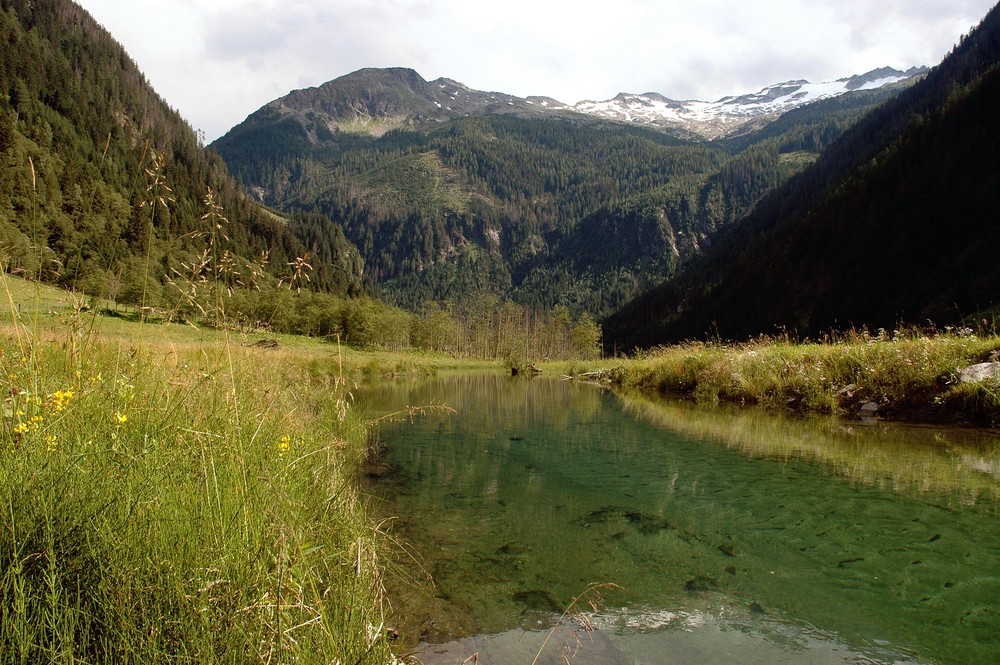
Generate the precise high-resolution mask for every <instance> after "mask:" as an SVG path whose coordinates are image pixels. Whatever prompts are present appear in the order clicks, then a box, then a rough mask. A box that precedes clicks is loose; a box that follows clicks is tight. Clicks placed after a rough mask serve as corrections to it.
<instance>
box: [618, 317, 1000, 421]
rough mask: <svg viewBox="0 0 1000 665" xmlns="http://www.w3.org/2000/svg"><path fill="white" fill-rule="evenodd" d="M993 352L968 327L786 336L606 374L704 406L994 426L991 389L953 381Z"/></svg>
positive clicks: (661, 356) (996, 344)
mask: <svg viewBox="0 0 1000 665" xmlns="http://www.w3.org/2000/svg"><path fill="white" fill-rule="evenodd" d="M997 349H1000V336H997V335H996V334H995V333H992V332H984V333H978V334H977V333H973V331H971V330H961V331H953V330H949V331H942V332H937V333H930V334H928V333H924V332H919V331H912V332H907V331H903V332H897V333H896V334H893V335H889V334H886V333H879V334H875V335H872V334H869V333H868V332H866V331H860V332H852V333H848V334H844V335H840V336H837V337H836V338H834V339H831V340H829V341H827V342H824V343H822V344H819V343H800V342H793V341H790V340H788V339H784V338H760V339H757V340H753V341H750V342H746V343H742V344H721V343H718V344H715V343H701V342H698V343H694V342H692V343H687V344H680V345H675V346H669V347H662V348H659V349H656V350H653V351H650V352H648V353H645V354H641V355H639V356H637V357H635V358H632V359H629V360H625V361H622V362H620V363H619V364H618V365H617V366H616V367H615V368H614V369H612V370H610V371H609V372H608V374H607V376H608V377H609V378H610V380H611V381H612V382H613V383H617V384H619V385H623V386H630V387H634V388H639V389H642V390H645V391H649V392H661V393H677V394H684V395H690V396H693V397H694V398H696V399H698V400H699V401H703V402H717V401H726V402H735V403H741V404H750V405H760V406H764V407H768V408H782V409H784V408H790V409H793V410H801V411H810V412H818V413H852V414H853V413H856V412H857V410H858V409H859V408H860V407H861V406H862V405H863V404H865V403H867V402H872V403H873V404H874V405H875V406H877V407H878V410H879V413H883V414H886V413H893V412H897V413H904V412H910V413H915V414H917V415H918V416H919V417H920V418H921V419H934V418H946V419H956V418H958V419H963V418H964V419H969V420H974V421H977V422H985V423H987V424H991V423H993V422H994V421H995V420H996V419H997V417H998V416H1000V390H998V386H997V384H996V383H995V382H983V383H980V384H962V383H960V382H959V381H958V375H959V372H960V371H961V369H963V368H964V367H967V366H969V365H972V364H975V363H978V362H983V361H985V360H987V359H989V358H990V356H991V354H992V353H993V352H994V351H996V350H997Z"/></svg>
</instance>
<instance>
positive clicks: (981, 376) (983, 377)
mask: <svg viewBox="0 0 1000 665" xmlns="http://www.w3.org/2000/svg"><path fill="white" fill-rule="evenodd" d="M997 379H1000V362H995V363H979V364H977V365H970V366H969V367H966V368H965V369H962V370H959V372H958V380H959V382H960V383H977V382H979V381H989V380H997Z"/></svg>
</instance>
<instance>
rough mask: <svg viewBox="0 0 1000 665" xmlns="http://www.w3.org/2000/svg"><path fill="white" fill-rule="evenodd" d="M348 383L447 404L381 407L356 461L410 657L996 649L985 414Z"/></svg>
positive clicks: (720, 657)
mask: <svg viewBox="0 0 1000 665" xmlns="http://www.w3.org/2000/svg"><path fill="white" fill-rule="evenodd" d="M359 403H360V405H361V407H362V408H363V409H364V410H365V411H366V413H368V415H369V416H371V417H377V416H380V415H383V414H385V413H389V412H391V411H395V410H398V409H400V408H402V407H404V406H407V405H413V406H420V405H431V404H438V405H440V404H447V405H448V406H449V407H451V408H452V409H454V411H455V412H454V413H450V414H444V413H438V412H435V411H432V412H429V413H427V414H425V415H421V416H417V417H415V418H412V419H410V418H403V419H399V420H395V421H386V422H383V423H382V424H381V425H380V427H379V429H378V432H377V435H378V437H379V440H380V442H381V443H382V444H383V445H384V446H385V450H384V451H383V453H382V455H381V456H380V458H379V460H378V463H377V464H375V465H373V468H372V469H371V474H370V475H371V480H372V482H371V487H370V489H371V491H372V492H373V494H375V495H376V496H377V497H378V499H379V503H378V505H377V509H378V510H379V512H380V513H381V514H384V515H391V516H395V518H396V519H395V521H394V529H393V530H394V533H396V534H397V535H398V536H399V538H400V540H401V541H402V542H405V543H407V544H408V545H409V546H410V548H411V550H409V554H407V555H406V556H401V557H400V559H399V561H398V564H399V566H400V570H401V572H402V573H403V576H404V577H405V578H406V579H407V580H408V581H407V582H406V583H405V584H397V585H395V586H394V590H393V593H394V597H395V602H394V606H395V610H396V613H397V616H396V618H397V619H398V620H399V625H400V630H401V632H402V633H403V635H402V640H401V642H402V643H403V644H404V645H405V646H406V648H414V649H415V653H416V655H417V656H418V657H419V659H420V660H421V661H422V662H424V663H427V664H431V663H461V662H462V661H463V660H465V659H466V658H469V657H470V656H472V655H473V654H478V656H477V658H478V662H479V663H515V662H523V663H531V662H532V660H533V659H534V658H535V656H536V654H539V653H541V657H540V658H539V660H538V662H540V663H541V662H551V663H557V662H562V661H561V658H562V657H563V656H564V655H565V656H569V655H572V658H571V661H572V662H573V663H578V664H588V663H628V664H630V665H631V664H634V663H717V662H730V663H765V662H766V663H774V662H788V663H800V662H810V663H911V662H912V663H984V662H995V661H997V659H998V658H1000V637H998V634H1000V633H998V629H1000V604H998V603H1000V601H998V599H1000V522H998V519H997V518H998V515H997V507H998V501H997V499H998V493H1000V445H998V442H997V439H996V438H994V437H993V436H992V434H991V433H988V432H981V431H962V430H940V429H929V428H918V427H903V426H891V425H886V424H884V423H876V424H870V425H866V424H863V423H844V422H840V421H837V420H833V419H809V420H804V419H783V418H776V417H773V416H768V415H766V414H762V413H759V412H756V411H750V412H748V411H741V412H733V411H726V410H723V409H702V408H695V407H693V406H690V405H685V404H678V403H671V402H665V401H655V400H649V399H644V398H641V397H623V396H620V395H615V394H613V393H611V392H608V391H605V390H602V389H600V388H599V387H596V386H591V385H584V384H578V383H572V382H564V381H557V380H549V379H542V378H537V379H533V380H524V379H521V380H517V379H511V378H508V377H505V376H499V375H461V376H452V377H444V378H437V379H432V380H427V381H418V382H412V383H395V384H383V385H380V386H378V387H372V388H369V389H366V390H365V391H363V393H362V394H361V396H360V400H359ZM418 564H419V565H418ZM421 570H422V571H423V574H421V572H420V571H421ZM431 580H432V581H431ZM595 583H596V584H598V585H600V586H598V587H593V586H592V585H593V584H595ZM588 589H589V590H590V592H589V593H587V592H588ZM581 594H584V595H585V597H582V598H580V596H581ZM598 594H599V595H600V597H599V598H598V597H597V595H598ZM575 598H578V601H577V602H576V603H575V604H574V602H573V601H574V599H575ZM590 601H593V602H592V605H593V606H591V602H590ZM566 610H569V612H568V615H569V616H567V617H564V618H563V619H562V620H560V615H562V614H563V612H564V611H566ZM550 630H552V634H551V637H550V639H549V641H548V642H547V643H545V646H544V649H542V645H543V642H544V640H545V639H546V637H547V636H549V634H550ZM469 662H472V661H469Z"/></svg>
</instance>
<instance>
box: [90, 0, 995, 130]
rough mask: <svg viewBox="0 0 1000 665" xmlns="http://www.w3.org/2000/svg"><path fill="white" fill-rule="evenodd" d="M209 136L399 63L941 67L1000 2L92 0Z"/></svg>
mask: <svg viewBox="0 0 1000 665" xmlns="http://www.w3.org/2000/svg"><path fill="white" fill-rule="evenodd" d="M81 4H82V5H83V6H84V7H85V8H86V9H88V10H89V11H91V13H92V14H94V16H95V18H96V19H97V20H98V21H99V22H101V23H102V24H104V25H105V27H107V28H108V29H109V30H110V31H111V33H112V34H113V35H114V36H115V37H116V38H117V39H118V40H119V41H120V42H121V43H122V44H123V45H124V46H125V48H126V49H127V50H128V51H129V53H130V54H131V55H132V57H133V58H135V60H136V61H137V62H138V63H139V66H140V67H141V68H142V69H143V71H144V72H145V73H146V75H147V77H148V78H149V80H150V82H151V83H152V84H153V85H154V87H155V88H156V89H157V91H158V92H159V93H160V94H161V95H162V96H163V97H164V98H165V99H167V101H168V102H169V103H170V104H171V105H172V106H174V107H175V108H178V109H179V110H180V111H181V113H182V114H183V115H184V116H185V117H186V118H187V119H188V120H189V121H190V122H191V124H192V125H193V126H195V127H197V128H201V129H204V130H205V132H206V133H207V134H208V137H209V139H214V138H216V137H218V136H219V135H221V134H223V133H225V131H227V130H228V129H229V128H230V127H232V126H233V125H235V124H237V123H239V122H241V121H242V120H243V118H245V117H246V116H247V115H249V114H250V113H252V112H254V111H255V110H256V109H257V108H259V107H260V106H262V105H263V104H265V103H267V102H268V101H271V100H272V99H275V98H277V97H280V96H281V95H284V94H286V93H287V92H289V91H290V90H292V89H295V88H299V87H306V86H309V85H319V84H321V83H323V82H325V81H328V80H330V79H333V78H336V77H338V76H341V75H343V74H347V73H349V72H351V71H354V70H356V69H360V68H362V67H388V66H403V67H412V68H414V69H416V70H417V71H418V72H420V74H422V75H423V76H424V77H425V78H428V79H433V78H437V77H439V76H447V77H449V78H453V79H456V80H459V81H462V82H463V83H465V84H467V85H469V86H470V87H473V88H478V89H485V90H496V91H502V92H508V93H511V94H515V95H521V96H527V95H533V94H544V95H549V96H552V97H556V98H557V99H561V100H562V101H565V102H576V101H579V100H581V99H606V98H609V97H612V96H614V95H615V94H617V93H618V92H622V91H629V92H649V91H654V92H660V93H662V94H665V95H667V96H670V97H675V98H699V99H708V100H714V99H717V98H719V97H722V96H725V95H730V94H739V93H744V92H751V91H755V90H757V89H759V88H761V87H763V86H765V85H768V84H770V83H774V82H777V81H780V80H785V79H790V78H808V79H810V80H813V81H822V80H830V79H833V78H839V77H842V76H847V75H850V74H858V73H863V72H864V71H868V70H870V69H873V68H875V67H880V66H884V65H890V66H895V67H909V66H912V65H919V64H928V65H933V64H936V63H937V62H938V61H940V59H941V58H942V57H943V56H944V55H945V54H946V53H947V52H948V50H949V49H950V48H951V46H952V45H953V44H954V43H955V42H957V40H958V38H959V36H960V35H961V34H963V33H965V32H968V30H969V29H970V28H971V27H972V26H973V25H974V24H975V23H977V22H978V21H979V19H980V18H982V16H984V15H985V14H986V12H987V11H988V10H989V9H990V8H991V7H992V4H993V2H992V0H880V1H879V2H877V3H873V2H870V1H869V0H841V1H840V2H836V3H831V2H828V1H827V0H757V1H755V2H748V1H747V0H701V1H700V2H697V3H695V2H688V1H686V0H666V1H664V0H615V1H614V2H610V3H609V2H607V1H606V0H602V1H601V2H596V1H594V0H577V1H576V2H574V3H572V4H567V3H564V2H556V1H555V0H506V1H505V2H499V1H491V2H480V1H477V2H470V1H469V0H337V1H336V2H330V1H317V0H213V1H212V2H200V1H198V0H170V1H167V0H143V2H135V0H82V2H81Z"/></svg>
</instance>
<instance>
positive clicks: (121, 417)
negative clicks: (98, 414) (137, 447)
mask: <svg viewBox="0 0 1000 665" xmlns="http://www.w3.org/2000/svg"><path fill="white" fill-rule="evenodd" d="M115 420H117V421H118V424H119V425H124V424H125V423H126V422H128V414H125V413H119V412H117V411H116V412H115Z"/></svg>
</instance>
